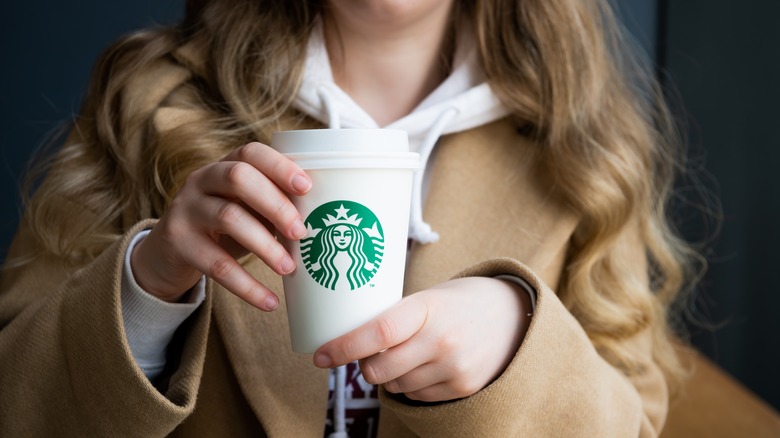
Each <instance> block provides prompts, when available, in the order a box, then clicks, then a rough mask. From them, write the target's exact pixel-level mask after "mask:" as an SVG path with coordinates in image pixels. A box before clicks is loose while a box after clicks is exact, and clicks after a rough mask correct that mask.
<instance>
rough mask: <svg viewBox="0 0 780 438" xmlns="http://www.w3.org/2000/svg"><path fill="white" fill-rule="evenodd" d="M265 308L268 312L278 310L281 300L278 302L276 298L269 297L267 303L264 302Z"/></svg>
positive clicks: (266, 299) (266, 298)
mask: <svg viewBox="0 0 780 438" xmlns="http://www.w3.org/2000/svg"><path fill="white" fill-rule="evenodd" d="M263 307H264V308H265V310H268V311H271V310H276V308H277V307H279V300H277V299H276V297H275V296H273V295H269V296H267V297H265V301H263Z"/></svg>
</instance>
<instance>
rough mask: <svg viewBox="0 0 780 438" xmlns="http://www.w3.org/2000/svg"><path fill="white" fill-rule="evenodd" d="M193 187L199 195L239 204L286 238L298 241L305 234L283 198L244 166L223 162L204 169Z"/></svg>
mask: <svg viewBox="0 0 780 438" xmlns="http://www.w3.org/2000/svg"><path fill="white" fill-rule="evenodd" d="M197 184H198V189H199V190H200V191H201V192H203V193H206V194H209V195H213V196H220V197H223V198H228V199H237V200H240V201H242V202H243V203H244V204H246V205H247V206H249V207H250V208H251V209H252V210H255V211H257V212H258V213H260V215H261V216H263V217H265V218H267V219H268V220H269V221H271V223H273V224H274V227H275V228H276V229H277V230H279V231H280V232H281V233H282V234H284V235H285V236H287V237H288V238H291V239H300V238H302V237H303V236H305V235H306V227H304V225H303V221H302V220H301V215H300V213H298V210H297V209H296V208H295V206H293V204H292V202H290V199H289V198H288V197H287V195H285V194H284V193H283V192H282V191H281V190H280V189H279V187H277V186H276V185H275V184H274V183H273V182H272V181H271V180H269V179H268V178H267V177H266V176H265V175H264V174H262V173H261V172H259V171H258V170H257V169H255V168H254V167H252V166H251V165H249V164H247V163H244V162H241V161H226V162H220V163H216V164H214V165H211V166H208V167H207V168H206V169H204V170H203V171H202V172H201V174H200V175H199V178H198V183H197Z"/></svg>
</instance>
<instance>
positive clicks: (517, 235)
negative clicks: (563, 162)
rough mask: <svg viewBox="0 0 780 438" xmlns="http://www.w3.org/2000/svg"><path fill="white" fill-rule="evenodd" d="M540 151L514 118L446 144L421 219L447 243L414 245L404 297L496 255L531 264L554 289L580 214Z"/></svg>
mask: <svg viewBox="0 0 780 438" xmlns="http://www.w3.org/2000/svg"><path fill="white" fill-rule="evenodd" d="M537 148H538V146H537V145H535V144H534V143H533V142H531V141H529V140H528V139H526V138H524V137H522V136H521V135H520V134H518V132H517V129H516V127H515V125H514V124H513V123H512V122H511V121H510V120H509V119H503V120H500V121H497V122H494V123H491V124H489V125H486V126H483V127H481V128H477V129H473V130H469V131H466V132H463V133H460V134H455V135H449V136H445V137H443V138H442V139H441V140H440V143H439V145H438V146H437V147H436V149H435V150H434V154H435V156H434V157H433V160H434V161H433V167H432V168H431V169H429V170H428V172H430V173H431V174H430V175H429V177H430V181H431V183H430V188H429V191H428V196H427V199H426V202H425V207H424V216H423V217H424V218H425V220H426V221H427V222H428V223H429V224H430V225H431V226H432V228H433V230H435V231H437V232H438V233H439V234H440V236H441V239H440V240H439V241H438V242H436V243H434V244H428V245H420V244H415V245H414V247H413V250H412V252H411V254H410V259H409V262H408V267H407V270H406V281H405V293H407V294H408V293H412V292H416V291H419V290H421V289H424V288H428V287H430V286H433V285H435V284H437V283H440V282H442V281H446V280H448V279H450V278H452V277H454V276H455V275H456V274H457V273H459V272H460V271H462V270H464V269H466V268H468V267H471V266H473V265H475V264H477V263H479V262H482V261H484V260H486V259H489V258H494V257H511V258H513V259H515V260H518V261H521V262H523V263H525V264H526V265H527V266H529V267H530V268H531V269H533V270H534V271H535V272H537V273H538V274H539V275H540V276H541V277H542V279H543V280H544V281H545V282H547V284H548V286H550V287H551V288H553V289H555V287H556V286H557V281H558V280H557V279H558V278H559V276H560V272H561V267H562V266H563V261H564V257H565V253H566V247H567V244H568V241H569V237H570V236H571V234H572V232H573V230H574V228H575V227H576V225H577V220H578V217H577V215H575V214H574V213H573V212H572V211H570V210H569V209H567V208H566V207H565V206H564V205H563V203H561V202H560V201H559V200H557V199H556V198H555V196H554V194H553V186H552V184H551V182H550V181H549V179H548V178H547V177H546V175H545V174H544V172H542V171H541V168H540V166H539V154H538V151H537Z"/></svg>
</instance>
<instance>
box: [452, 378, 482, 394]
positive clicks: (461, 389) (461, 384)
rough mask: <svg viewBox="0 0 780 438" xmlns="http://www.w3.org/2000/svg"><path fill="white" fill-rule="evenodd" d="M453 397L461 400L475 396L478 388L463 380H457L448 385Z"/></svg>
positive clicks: (471, 382)
mask: <svg viewBox="0 0 780 438" xmlns="http://www.w3.org/2000/svg"><path fill="white" fill-rule="evenodd" d="M450 386H451V389H452V392H453V393H454V395H455V397H457V398H463V397H468V396H470V395H473V394H475V393H476V392H477V391H478V390H479V388H478V387H477V385H476V384H475V383H474V382H473V381H471V380H469V379H465V378H461V379H457V380H455V381H454V382H452V384H451V385H450Z"/></svg>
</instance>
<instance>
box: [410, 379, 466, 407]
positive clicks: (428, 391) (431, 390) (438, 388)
mask: <svg viewBox="0 0 780 438" xmlns="http://www.w3.org/2000/svg"><path fill="white" fill-rule="evenodd" d="M404 395H405V396H406V397H407V398H410V399H412V400H417V401H421V402H429V403H433V402H441V401H449V400H456V399H459V398H464V397H467V396H469V395H471V394H466V395H459V394H456V393H455V392H454V391H453V390H452V388H451V387H450V386H449V384H448V383H437V384H435V385H431V386H429V387H427V388H423V389H420V390H417V391H412V392H407V393H404Z"/></svg>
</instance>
